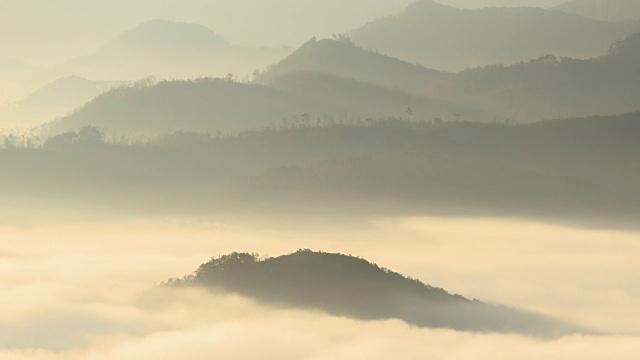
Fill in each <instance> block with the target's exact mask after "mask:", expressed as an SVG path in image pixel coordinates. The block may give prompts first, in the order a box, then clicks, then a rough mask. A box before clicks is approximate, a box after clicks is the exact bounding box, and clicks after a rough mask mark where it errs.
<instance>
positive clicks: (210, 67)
mask: <svg viewBox="0 0 640 360" xmlns="http://www.w3.org/2000/svg"><path fill="white" fill-rule="evenodd" d="M289 52H290V50H289V49H286V48H280V49H276V48H274V49H270V48H262V49H249V48H242V47H238V46H233V45H231V44H229V43H228V42H227V41H226V40H224V39H223V38H222V37H220V36H219V35H217V34H216V33H215V32H214V31H213V30H211V29H209V28H206V27H204V26H201V25H196V24H190V23H181V22H170V21H164V20H154V21H148V22H145V23H142V24H140V25H138V26H136V27H134V28H132V29H130V30H128V31H126V32H125V33H123V34H121V35H119V36H118V37H116V38H115V39H113V40H112V41H110V42H109V43H107V44H105V45H104V46H102V47H101V48H100V49H98V50H97V51H96V52H95V53H93V54H91V55H88V56H85V57H81V58H78V59H75V60H72V61H70V62H68V63H66V64H64V65H62V66H61V67H59V68H57V69H55V70H54V71H53V73H54V74H57V75H60V74H62V75H64V74H70V73H73V74H79V75H81V76H86V77H94V78H106V79H137V78H142V77H146V76H149V75H154V76H158V77H173V78H191V77H199V76H212V75H215V76H225V75H227V74H229V73H232V74H236V75H238V76H245V75H248V74H250V73H251V72H253V71H254V70H255V69H256V68H261V67H264V66H266V65H268V64H270V63H272V62H274V61H276V60H277V59H280V58H282V57H284V56H286V55H287V54H289Z"/></svg>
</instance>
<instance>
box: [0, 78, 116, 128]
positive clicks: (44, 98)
mask: <svg viewBox="0 0 640 360" xmlns="http://www.w3.org/2000/svg"><path fill="white" fill-rule="evenodd" d="M119 85H123V83H122V82H117V81H99V80H88V79H85V78H81V77H79V76H68V77H64V78H60V79H57V80H55V81H53V82H51V83H49V84H47V85H45V86H43V87H41V88H39V89H37V90H36V91H34V92H33V93H31V94H30V95H29V96H27V97H26V98H24V99H22V100H20V101H18V102H16V103H13V104H11V105H8V106H5V107H0V116H2V117H3V118H4V121H3V125H12V126H18V127H35V126H38V125H42V124H43V123H44V122H46V121H51V120H52V119H55V118H56V117H60V116H63V115H66V114H67V113H69V112H71V111H72V110H74V109H76V108H79V107H80V106H82V105H84V104H85V103H86V102H88V101H89V100H91V99H93V98H94V97H96V96H98V95H100V94H102V93H104V92H106V91H108V90H110V89H111V88H114V87H116V86H119Z"/></svg>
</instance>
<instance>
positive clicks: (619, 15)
mask: <svg viewBox="0 0 640 360" xmlns="http://www.w3.org/2000/svg"><path fill="white" fill-rule="evenodd" d="M552 9H553V10H559V11H564V12H567V13H571V14H576V15H580V16H584V17H588V18H592V19H598V20H608V21H624V20H639V19H640V2H639V1H637V0H571V1H567V2H566V3H563V4H560V5H558V6H555V7H553V8H552Z"/></svg>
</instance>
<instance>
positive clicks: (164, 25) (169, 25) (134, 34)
mask: <svg viewBox="0 0 640 360" xmlns="http://www.w3.org/2000/svg"><path fill="white" fill-rule="evenodd" d="M117 45H123V46H145V47H149V46H162V45H171V46H176V45H182V46H184V47H192V46H202V47H205V48H226V47H229V43H228V42H227V41H226V40H225V39H224V38H222V37H221V36H220V35H218V34H217V33H216V32H215V31H213V30H211V29H209V28H208V27H206V26H203V25H199V24H194V23H185V22H175V21H168V20H149V21H146V22H143V23H141V24H139V25H138V26H136V27H134V28H132V29H130V30H128V31H126V32H124V33H122V34H120V35H119V36H118V37H116V38H115V39H114V40H113V41H112V42H111V43H110V44H109V45H107V46H117Z"/></svg>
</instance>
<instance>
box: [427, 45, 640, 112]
mask: <svg viewBox="0 0 640 360" xmlns="http://www.w3.org/2000/svg"><path fill="white" fill-rule="evenodd" d="M610 48H611V49H610V52H609V53H608V54H607V55H605V56H601V57H599V58H594V59H589V60H576V59H570V58H560V59H558V58H556V57H555V56H550V55H549V56H544V57H540V58H538V59H536V60H533V61H528V62H523V63H520V64H516V65H511V66H502V65H496V66H489V67H484V68H478V69H472V70H467V71H463V72H461V73H458V74H455V75H452V76H449V77H447V78H444V79H442V80H441V81H439V82H437V83H434V84H432V85H431V86H430V87H427V88H426V89H425V90H424V91H423V92H422V94H423V95H425V96H430V97H435V98H440V99H442V100H445V101H449V102H451V103H454V104H457V105H458V106H463V107H471V108H477V109H481V110H484V111H486V112H489V113H495V114H499V115H500V118H502V119H506V118H509V119H512V120H516V121H524V122H530V121H535V120H541V119H552V118H559V117H580V116H589V115H593V114H602V115H614V114H619V113H624V112H630V111H635V110H638V109H640V105H638V104H640V83H638V80H637V79H639V78H640V33H638V34H634V35H631V36H629V37H627V38H626V39H624V40H623V41H618V42H616V43H614V44H613V45H612V46H611V47H610Z"/></svg>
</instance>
